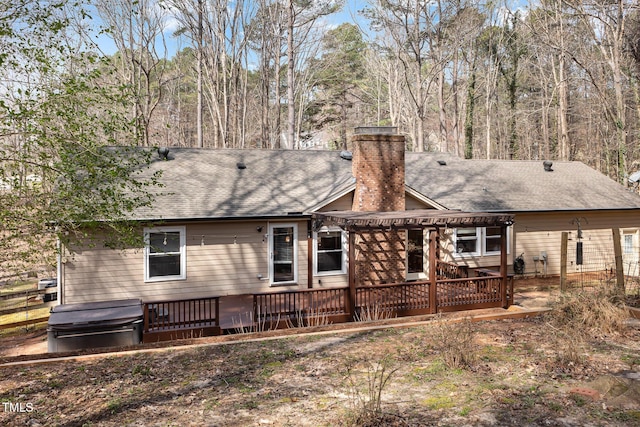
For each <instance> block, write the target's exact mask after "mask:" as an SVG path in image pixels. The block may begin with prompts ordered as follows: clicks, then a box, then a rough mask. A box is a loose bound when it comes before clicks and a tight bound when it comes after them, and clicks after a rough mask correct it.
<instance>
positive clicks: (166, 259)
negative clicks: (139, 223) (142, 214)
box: [144, 227, 187, 282]
mask: <svg viewBox="0 0 640 427" xmlns="http://www.w3.org/2000/svg"><path fill="white" fill-rule="evenodd" d="M144 241H145V248H144V279H145V281H147V282H158V281H164V280H183V279H186V278H187V257H186V229H185V227H156V228H146V229H145V230H144Z"/></svg>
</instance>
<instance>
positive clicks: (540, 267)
mask: <svg viewBox="0 0 640 427" xmlns="http://www.w3.org/2000/svg"><path fill="white" fill-rule="evenodd" d="M577 219H579V220H580V223H581V228H582V243H583V254H584V256H583V264H582V266H580V265H578V264H577V263H576V242H577V241H578V238H577V230H578V225H577V223H576V220H577ZM638 227H640V215H638V214H637V213H636V212H634V211H599V212H550V213H537V214H532V213H528V214H524V213H519V214H516V218H515V225H514V229H515V232H516V236H515V242H514V244H515V246H514V247H515V254H517V255H519V254H521V253H524V260H525V274H531V275H533V274H544V264H543V263H542V262H541V261H538V262H537V263H536V262H535V261H534V259H533V258H534V257H539V258H540V253H541V252H543V251H544V252H546V253H547V270H546V273H547V274H548V275H559V274H560V255H561V254H560V249H561V248H560V245H561V238H562V232H563V231H566V232H568V233H569V242H568V247H567V264H568V265H567V272H568V273H573V272H579V271H595V270H601V269H605V268H612V267H613V268H614V269H615V264H614V255H613V235H612V231H611V230H612V228H619V229H624V230H626V231H630V232H635V230H637V229H638ZM621 234H622V233H621Z"/></svg>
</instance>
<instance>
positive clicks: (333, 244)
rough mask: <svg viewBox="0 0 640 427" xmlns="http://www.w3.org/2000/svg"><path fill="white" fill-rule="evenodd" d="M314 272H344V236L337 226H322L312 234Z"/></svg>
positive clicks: (317, 273)
mask: <svg viewBox="0 0 640 427" xmlns="http://www.w3.org/2000/svg"><path fill="white" fill-rule="evenodd" d="M313 243H314V244H313V252H314V270H315V271H314V273H315V274H316V275H329V274H342V273H346V262H345V260H346V258H347V255H346V246H347V245H346V238H345V233H344V232H343V231H342V230H341V229H340V228H337V227H322V228H321V229H320V230H318V231H316V232H314V234H313Z"/></svg>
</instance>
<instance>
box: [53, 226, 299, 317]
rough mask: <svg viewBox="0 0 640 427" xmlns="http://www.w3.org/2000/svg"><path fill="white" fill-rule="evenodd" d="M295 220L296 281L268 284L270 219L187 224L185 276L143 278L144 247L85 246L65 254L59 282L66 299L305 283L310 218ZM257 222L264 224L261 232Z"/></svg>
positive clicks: (172, 295)
mask: <svg viewBox="0 0 640 427" xmlns="http://www.w3.org/2000/svg"><path fill="white" fill-rule="evenodd" d="M286 222H287V223H292V222H293V221H286ZM295 223H296V224H297V225H298V283H297V285H286V286H277V287H276V286H270V284H269V265H268V256H267V253H268V246H269V244H268V235H267V234H268V224H267V222H266V221H263V222H219V223H201V224H188V225H187V226H186V245H187V258H186V263H187V278H186V280H174V281H160V282H145V281H144V252H143V250H142V249H137V250H127V251H113V250H110V249H99V248H94V249H86V250H83V251H81V252H79V253H76V254H74V255H70V256H67V257H65V258H66V262H65V263H63V265H62V275H63V277H62V284H61V286H62V288H63V290H62V292H63V293H64V301H63V303H67V304H68V303H77V302H89V301H99V300H110V299H121V298H142V299H143V300H146V301H149V300H163V299H183V298H196V297H203V296H222V295H234V294H245V293H253V292H269V291H273V290H281V289H299V288H306V287H307V266H308V262H307V259H308V250H307V222H306V221H297V222H295ZM258 227H262V229H261V231H258ZM259 275H261V277H262V278H260V277H259Z"/></svg>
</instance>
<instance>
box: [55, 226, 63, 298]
mask: <svg viewBox="0 0 640 427" xmlns="http://www.w3.org/2000/svg"><path fill="white" fill-rule="evenodd" d="M56 247H57V250H58V255H57V256H56V258H57V259H56V264H57V265H56V276H57V280H58V303H59V304H64V292H63V290H64V279H63V277H62V241H61V240H60V238H59V237H56Z"/></svg>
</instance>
